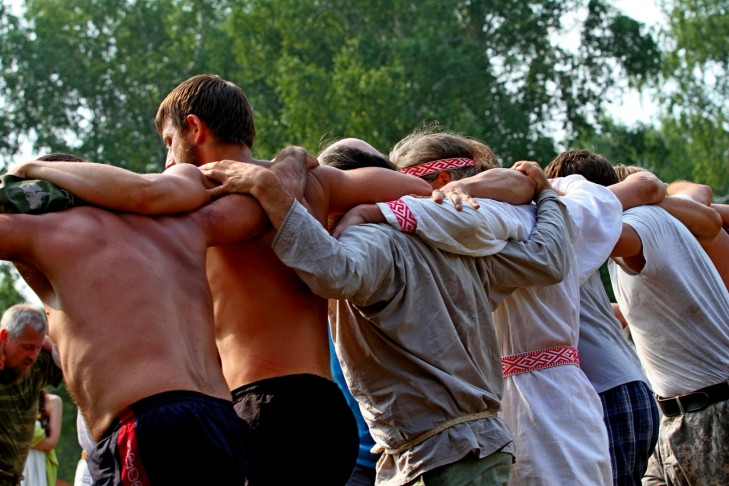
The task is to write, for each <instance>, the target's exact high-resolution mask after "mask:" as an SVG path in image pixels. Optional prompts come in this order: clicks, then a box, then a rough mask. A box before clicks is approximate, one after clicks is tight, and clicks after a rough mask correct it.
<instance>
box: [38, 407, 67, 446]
mask: <svg viewBox="0 0 729 486" xmlns="http://www.w3.org/2000/svg"><path fill="white" fill-rule="evenodd" d="M46 411H47V413H48V420H49V423H48V428H49V432H50V435H49V436H47V437H46V438H45V439H43V440H41V441H40V442H38V443H37V444H36V445H35V446H34V447H33V449H38V450H41V451H50V450H51V449H53V448H54V447H56V444H58V439H60V438H61V423H62V418H63V401H62V400H61V397H59V396H57V395H51V394H50V393H47V394H46Z"/></svg>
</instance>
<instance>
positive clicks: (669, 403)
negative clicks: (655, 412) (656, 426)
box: [656, 380, 729, 417]
mask: <svg viewBox="0 0 729 486" xmlns="http://www.w3.org/2000/svg"><path fill="white" fill-rule="evenodd" d="M724 400H729V380H727V381H725V382H723V383H717V384H716V385H711V386H707V387H706V388H702V389H701V390H696V391H694V392H691V393H685V394H683V395H679V396H677V397H671V398H663V397H659V396H656V401H657V402H658V406H659V407H661V411H663V415H665V416H666V417H675V416H676V415H681V414H683V413H689V412H698V411H699V410H703V409H705V408H706V407H708V406H709V405H711V404H712V403H717V402H723V401H724Z"/></svg>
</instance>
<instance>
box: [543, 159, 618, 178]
mask: <svg viewBox="0 0 729 486" xmlns="http://www.w3.org/2000/svg"><path fill="white" fill-rule="evenodd" d="M544 173H545V174H547V177H549V178H554V177H566V176H568V175H572V174H580V175H581V176H582V177H584V178H585V179H587V180H588V181H590V182H594V183H595V184H600V185H601V186H610V185H612V184H615V183H617V182H619V181H618V176H617V174H616V173H615V169H613V166H612V164H611V163H610V161H609V160H608V159H607V157H605V156H604V155H600V154H596V153H594V152H590V151H589V150H569V151H567V152H562V153H561V154H559V155H558V156H557V157H555V158H554V160H552V161H551V162H550V163H549V165H548V166H547V167H546V168H545V169H544Z"/></svg>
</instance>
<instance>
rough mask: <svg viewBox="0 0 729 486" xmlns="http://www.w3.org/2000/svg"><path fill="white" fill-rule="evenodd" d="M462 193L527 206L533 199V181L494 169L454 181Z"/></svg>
mask: <svg viewBox="0 0 729 486" xmlns="http://www.w3.org/2000/svg"><path fill="white" fill-rule="evenodd" d="M454 183H455V184H458V185H460V186H461V187H462V190H463V192H464V193H466V194H468V195H470V196H471V197H480V198H488V199H494V200H496V201H503V202H507V203H510V204H529V203H530V202H531V200H532V198H533V197H534V190H535V187H536V185H535V182H534V179H532V178H531V177H529V176H527V175H526V174H524V173H522V172H519V171H515V170H512V169H503V168H495V169H489V170H487V171H485V172H481V173H479V174H477V175H475V176H472V177H468V178H466V179H462V180H460V181H455V182H454Z"/></svg>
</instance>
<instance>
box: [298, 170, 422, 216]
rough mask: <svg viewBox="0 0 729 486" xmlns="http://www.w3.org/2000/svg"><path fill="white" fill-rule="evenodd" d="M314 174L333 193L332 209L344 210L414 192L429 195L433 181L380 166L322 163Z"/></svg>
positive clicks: (330, 206)
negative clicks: (341, 166) (342, 166)
mask: <svg viewBox="0 0 729 486" xmlns="http://www.w3.org/2000/svg"><path fill="white" fill-rule="evenodd" d="M311 175H312V176H314V177H316V178H317V180H318V181H319V182H320V183H321V184H322V186H324V187H325V188H326V190H327V191H328V193H329V213H333V214H340V213H344V212H346V211H348V210H349V209H351V208H353V207H354V206H357V205H359V204H368V203H376V202H382V201H391V200H394V199H397V198H399V197H401V196H405V195H409V194H414V195H419V196H429V195H430V194H431V193H432V190H433V189H432V188H431V187H430V184H428V183H427V182H425V181H424V180H423V179H420V178H419V177H414V176H412V175H408V174H401V173H399V172H396V171H394V170H390V169H383V168H380V167H363V168H360V169H353V170H339V169H335V168H333V167H328V166H320V167H317V168H315V169H314V170H313V171H312V172H311Z"/></svg>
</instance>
